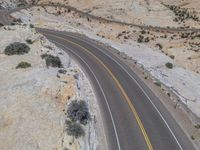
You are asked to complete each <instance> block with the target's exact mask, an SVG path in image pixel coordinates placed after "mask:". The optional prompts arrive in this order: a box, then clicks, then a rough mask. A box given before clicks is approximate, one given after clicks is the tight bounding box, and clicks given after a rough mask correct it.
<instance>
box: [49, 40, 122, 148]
mask: <svg viewBox="0 0 200 150" xmlns="http://www.w3.org/2000/svg"><path fill="white" fill-rule="evenodd" d="M50 41H53V42H54V43H57V44H58V45H61V46H63V47H64V48H66V49H67V50H69V51H70V52H72V53H73V54H74V55H76V56H77V57H79V58H80V59H81V60H82V61H83V62H84V63H85V65H86V66H87V67H88V69H89V70H90V72H91V73H92V75H93V76H94V78H95V80H96V81H97V83H98V85H99V87H100V89H101V92H102V94H103V97H104V99H105V102H106V105H107V107H108V111H109V113H110V117H111V120H112V124H113V127H114V131H115V136H116V140H117V145H118V149H119V150H121V146H120V143H119V137H118V134H117V130H116V125H115V122H114V119H113V115H112V112H111V109H110V106H109V104H108V100H107V98H106V96H105V93H104V91H103V89H102V87H101V85H100V83H99V81H98V79H97V77H96V76H95V74H94V72H93V71H92V69H91V68H90V66H89V65H88V64H87V62H85V61H84V60H83V59H82V58H81V57H80V56H79V55H78V54H76V53H75V52H73V51H72V50H71V49H70V48H68V47H66V46H65V45H63V44H60V43H58V42H56V41H54V40H50ZM104 133H105V131H104ZM105 138H106V136H105ZM106 139H107V138H106ZM106 147H107V149H108V145H107V140H106Z"/></svg>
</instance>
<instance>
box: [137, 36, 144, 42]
mask: <svg viewBox="0 0 200 150" xmlns="http://www.w3.org/2000/svg"><path fill="white" fill-rule="evenodd" d="M143 39H144V36H142V35H139V37H138V39H137V41H138V43H142V42H143Z"/></svg>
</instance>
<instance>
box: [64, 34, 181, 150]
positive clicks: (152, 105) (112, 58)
mask: <svg viewBox="0 0 200 150" xmlns="http://www.w3.org/2000/svg"><path fill="white" fill-rule="evenodd" d="M61 34H62V33H61ZM62 35H65V36H68V37H72V38H76V39H79V40H80V41H82V42H85V43H87V44H89V45H90V46H93V47H95V48H97V49H98V50H100V51H101V52H102V53H103V54H104V55H106V56H107V57H109V58H110V59H112V60H113V61H114V62H115V63H117V64H118V65H119V66H120V67H121V68H122V69H123V70H124V71H125V72H126V73H127V74H128V75H129V76H130V77H131V78H132V79H133V80H134V81H135V83H136V84H137V85H138V87H139V88H140V89H141V90H142V92H143V93H144V94H145V96H146V97H147V98H148V100H149V101H150V103H151V104H152V106H153V107H154V109H155V110H156V111H157V112H158V114H159V116H160V117H161V118H162V120H163V122H164V123H165V125H166V126H167V128H168V129H169V131H170V133H171V134H172V136H173V137H174V139H175V141H176V143H177V144H178V146H179V148H180V149H181V150H183V148H182V146H181V144H180V143H179V141H178V139H177V138H176V136H175V134H174V133H173V131H172V130H171V128H170V127H169V125H168V123H167V121H166V120H165V118H164V117H163V116H162V114H161V112H160V111H159V110H158V108H157V107H156V106H155V104H154V103H153V101H152V100H151V98H150V97H149V96H148V95H147V93H146V92H145V91H144V89H143V88H142V87H141V85H140V84H139V83H138V82H137V80H136V79H135V78H134V77H133V76H132V75H130V73H129V72H128V71H127V70H126V69H125V68H124V67H123V66H122V65H121V64H120V63H119V62H117V61H116V60H115V59H114V58H112V57H111V56H109V55H108V54H106V53H105V52H104V51H103V50H101V49H100V48H98V47H96V46H95V45H91V44H90V43H89V42H87V41H85V40H83V39H80V38H79V37H77V36H75V37H73V36H70V35H66V34H62Z"/></svg>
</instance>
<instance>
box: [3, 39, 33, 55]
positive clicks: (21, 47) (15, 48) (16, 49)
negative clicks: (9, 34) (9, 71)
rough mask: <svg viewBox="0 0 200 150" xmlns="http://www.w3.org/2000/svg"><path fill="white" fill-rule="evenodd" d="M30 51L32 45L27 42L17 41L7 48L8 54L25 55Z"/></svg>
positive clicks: (6, 52)
mask: <svg viewBox="0 0 200 150" xmlns="http://www.w3.org/2000/svg"><path fill="white" fill-rule="evenodd" d="M29 51H30V47H29V46H27V45H26V44H25V43H19V42H15V43H12V44H10V45H8V46H7V47H6V48H5V54H6V55H23V54H26V53H28V52H29Z"/></svg>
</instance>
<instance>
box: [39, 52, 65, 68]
mask: <svg viewBox="0 0 200 150" xmlns="http://www.w3.org/2000/svg"><path fill="white" fill-rule="evenodd" d="M41 57H42V59H45V61H46V65H47V67H49V66H51V67H58V68H62V67H63V65H62V62H61V60H60V58H59V57H58V56H53V55H50V54H43V55H41Z"/></svg>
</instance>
